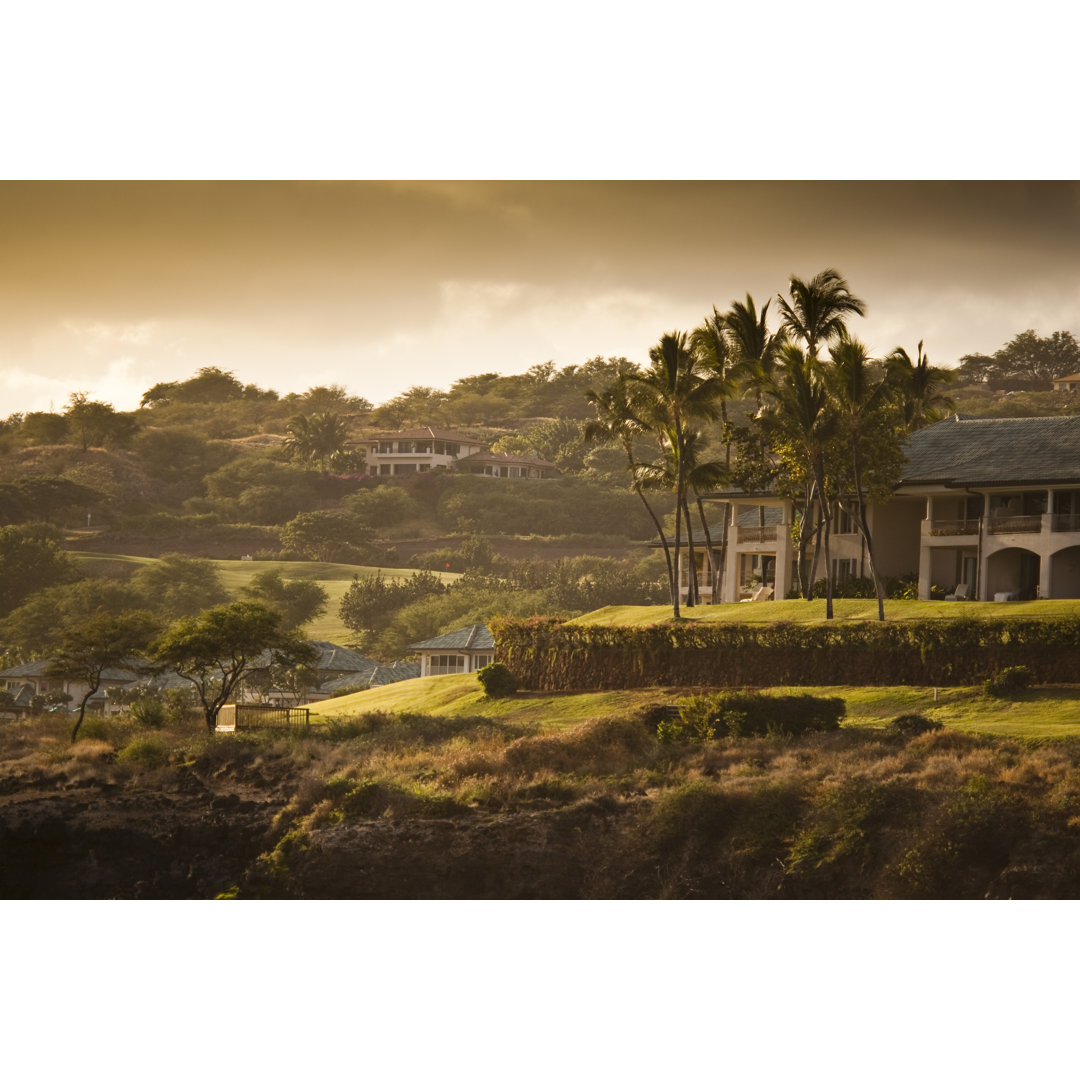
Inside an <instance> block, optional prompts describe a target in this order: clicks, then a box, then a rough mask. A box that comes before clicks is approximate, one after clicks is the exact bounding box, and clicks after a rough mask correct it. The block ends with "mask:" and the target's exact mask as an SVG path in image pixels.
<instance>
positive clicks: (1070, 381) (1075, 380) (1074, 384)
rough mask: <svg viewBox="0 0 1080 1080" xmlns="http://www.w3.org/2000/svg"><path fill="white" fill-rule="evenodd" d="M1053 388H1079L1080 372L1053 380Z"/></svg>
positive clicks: (1070, 389) (1069, 389) (1068, 389)
mask: <svg viewBox="0 0 1080 1080" xmlns="http://www.w3.org/2000/svg"><path fill="white" fill-rule="evenodd" d="M1054 389H1055V390H1067V391H1072V390H1080V372H1077V373H1076V374H1075V375H1063V376H1062V377H1061V378H1060V379H1055V380H1054Z"/></svg>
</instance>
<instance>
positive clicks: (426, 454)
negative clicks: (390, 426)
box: [360, 427, 557, 479]
mask: <svg viewBox="0 0 1080 1080" xmlns="http://www.w3.org/2000/svg"><path fill="white" fill-rule="evenodd" d="M360 445H362V446H363V447H364V448H365V452H366V454H367V466H368V475H370V476H408V475H411V474H413V473H418V472H429V471H430V470H432V469H439V468H442V469H453V470H454V471H455V472H462V473H473V474H476V475H479V476H499V477H504V478H507V477H508V478H511V479H513V478H517V477H521V478H532V479H541V478H544V477H548V476H554V475H555V473H556V472H557V470H556V468H555V466H554V465H553V464H552V463H551V462H550V461H544V460H542V459H541V458H536V457H529V456H527V455H519V454H496V453H492V452H491V451H490V450H489V449H488V448H487V445H486V444H485V443H484V441H483V440H482V439H478V438H476V436H474V435H467V434H465V433H464V432H461V431H448V430H439V429H436V428H430V427H427V428H417V429H415V430H413V431H384V432H382V433H381V434H378V435H372V436H370V437H369V438H367V439H361V440H360Z"/></svg>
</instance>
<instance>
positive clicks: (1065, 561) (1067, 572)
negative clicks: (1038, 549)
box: [1050, 547, 1080, 600]
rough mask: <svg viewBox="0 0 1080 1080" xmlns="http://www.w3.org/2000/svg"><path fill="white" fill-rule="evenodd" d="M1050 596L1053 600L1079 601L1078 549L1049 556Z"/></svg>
mask: <svg viewBox="0 0 1080 1080" xmlns="http://www.w3.org/2000/svg"><path fill="white" fill-rule="evenodd" d="M1050 595H1051V596H1052V597H1053V598H1054V599H1055V600H1080V547H1070V548H1064V549H1063V550H1061V551H1057V552H1055V553H1054V554H1053V555H1051V556H1050Z"/></svg>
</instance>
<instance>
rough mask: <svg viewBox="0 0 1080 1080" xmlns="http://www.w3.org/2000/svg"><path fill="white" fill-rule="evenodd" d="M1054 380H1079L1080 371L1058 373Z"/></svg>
mask: <svg viewBox="0 0 1080 1080" xmlns="http://www.w3.org/2000/svg"><path fill="white" fill-rule="evenodd" d="M1054 382H1080V371H1078V372H1076V374H1075V375H1059V376H1058V377H1057V378H1056V379H1055V380H1054Z"/></svg>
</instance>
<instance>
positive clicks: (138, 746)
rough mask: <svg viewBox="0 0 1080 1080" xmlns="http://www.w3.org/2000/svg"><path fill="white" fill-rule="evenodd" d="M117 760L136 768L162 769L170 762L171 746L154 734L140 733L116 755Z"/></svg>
mask: <svg viewBox="0 0 1080 1080" xmlns="http://www.w3.org/2000/svg"><path fill="white" fill-rule="evenodd" d="M116 760H117V761H118V762H119V763H120V764H122V765H130V766H132V767H134V768H136V769H160V768H163V767H164V766H166V765H168V764H169V748H168V747H167V746H166V745H165V744H164V743H163V742H161V741H160V740H159V739H157V738H155V737H154V736H152V735H139V736H137V737H136V738H134V739H132V740H131V742H129V743H128V744H127V746H125V747H124V748H123V749H122V750H121V751H120V752H119V753H118V754H117V755H116Z"/></svg>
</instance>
